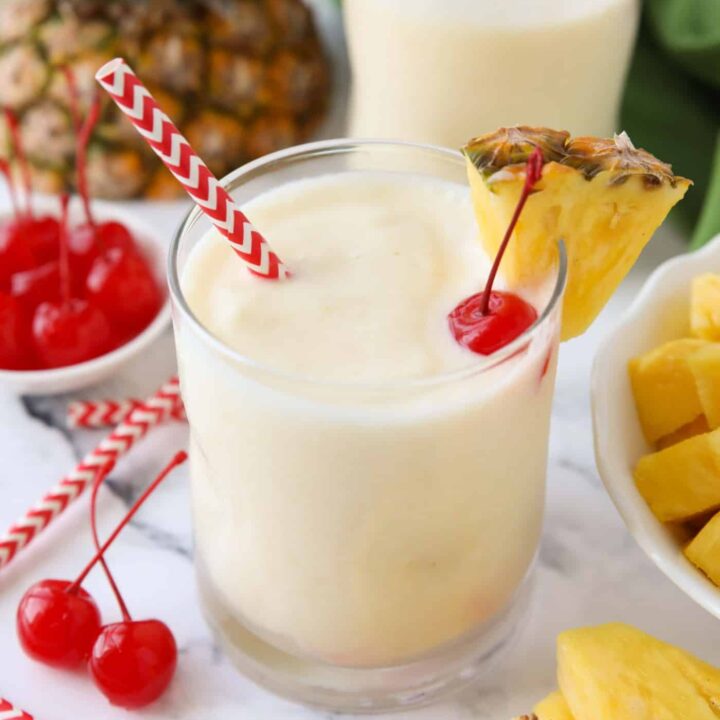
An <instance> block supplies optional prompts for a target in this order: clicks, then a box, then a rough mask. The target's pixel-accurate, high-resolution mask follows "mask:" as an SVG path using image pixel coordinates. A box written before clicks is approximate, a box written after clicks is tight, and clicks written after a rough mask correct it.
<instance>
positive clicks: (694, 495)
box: [634, 429, 720, 522]
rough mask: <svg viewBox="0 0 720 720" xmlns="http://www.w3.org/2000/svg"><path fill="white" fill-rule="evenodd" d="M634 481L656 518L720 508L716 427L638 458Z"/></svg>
mask: <svg viewBox="0 0 720 720" xmlns="http://www.w3.org/2000/svg"><path fill="white" fill-rule="evenodd" d="M634 475H635V483H636V485H637V488H638V490H639V491H640V494H641V495H642V496H643V497H644V498H645V501H646V502H647V504H648V505H649V506H650V509H651V510H652V511H653V513H654V514H655V516H656V517H657V518H658V520H661V521H662V522H673V521H678V520H687V519H689V518H692V517H694V516H695V515H699V514H700V513H704V512H708V511H711V510H716V509H720V429H718V430H713V431H712V432H709V433H705V434H704V435H697V436H696V437H693V438H690V439H689V440H685V441H684V442H681V443H678V444H677V445H673V446H672V447H669V448H666V449H665V450H660V451H659V452H655V453H651V454H650V455H645V456H644V457H642V458H640V460H639V462H638V464H637V465H636V466H635V473H634Z"/></svg>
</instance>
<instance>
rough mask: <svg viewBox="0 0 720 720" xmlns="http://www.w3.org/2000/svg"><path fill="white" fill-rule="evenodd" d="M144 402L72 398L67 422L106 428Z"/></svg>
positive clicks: (181, 413) (177, 416) (181, 412)
mask: <svg viewBox="0 0 720 720" xmlns="http://www.w3.org/2000/svg"><path fill="white" fill-rule="evenodd" d="M144 404H145V401H144V400H140V398H125V399H124V400H73V401H72V402H71V403H68V406H67V423H68V426H69V427H71V428H88V429H94V428H106V427H115V425H118V424H119V423H121V422H122V421H123V420H125V419H126V418H127V417H128V416H129V415H130V413H131V412H132V411H133V410H135V409H137V408H139V407H142V406H143V405H144ZM169 417H170V418H171V419H172V420H180V421H182V420H186V419H187V418H186V417H185V407H184V406H183V404H182V400H181V399H180V398H178V402H177V406H176V407H175V409H174V410H173V412H172V413H170V416H169ZM0 720H2V716H0Z"/></svg>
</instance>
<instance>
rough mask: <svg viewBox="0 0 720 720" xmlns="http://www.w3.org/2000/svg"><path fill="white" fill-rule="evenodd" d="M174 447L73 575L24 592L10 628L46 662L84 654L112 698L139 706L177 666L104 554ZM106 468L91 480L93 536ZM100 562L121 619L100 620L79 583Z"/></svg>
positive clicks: (73, 662)
mask: <svg viewBox="0 0 720 720" xmlns="http://www.w3.org/2000/svg"><path fill="white" fill-rule="evenodd" d="M186 459H187V453H185V452H179V453H177V454H176V455H175V457H174V458H173V459H172V460H171V461H170V463H168V465H167V466H166V467H165V468H164V470H163V471H162V472H161V473H160V474H159V475H158V476H157V477H156V478H155V480H153V482H152V483H151V484H150V485H149V486H148V487H147V489H146V490H145V491H144V492H143V493H142V495H141V496H140V497H139V498H138V499H137V500H136V501H135V503H134V504H133V506H132V507H131V508H130V510H129V511H128V513H127V515H126V516H125V517H124V518H123V519H122V521H121V522H120V524H119V525H118V526H117V527H116V528H115V530H114V531H113V532H112V534H111V535H110V537H109V538H108V539H107V540H106V541H105V543H103V545H102V546H101V547H99V548H98V550H97V552H96V553H95V556H94V557H93V559H92V560H91V561H90V562H89V563H88V564H87V566H86V567H85V569H84V570H83V571H82V572H81V573H80V575H79V576H78V578H77V579H76V580H75V581H74V582H69V581H66V580H43V581H41V582H39V583H36V584H35V585H33V586H32V587H31V588H30V589H29V590H28V591H27V592H26V593H25V595H24V596H23V598H22V600H21V601H20V605H19V606H18V610H17V632H18V636H19V638H20V643H21V645H22V647H23V649H24V650H25V651H26V652H27V653H28V655H30V656H31V657H33V658H34V659H36V660H39V661H40V662H44V663H46V664H48V665H54V666H60V667H76V666H77V665H78V664H80V663H81V662H82V661H83V660H87V659H88V658H89V663H88V667H89V669H90V673H91V676H92V678H93V680H94V682H95V684H96V686H97V687H98V688H99V689H100V691H101V692H102V693H103V694H104V695H105V696H106V697H107V698H108V699H109V700H110V702H111V703H113V704H115V705H119V706H121V707H125V708H138V707H142V706H144V705H147V704H148V703H151V702H153V701H154V700H156V699H157V698H159V697H160V695H162V693H163V692H164V691H165V689H166V688H167V686H168V685H169V683H170V681H171V680H172V677H173V675H174V673H175V668H176V666H177V646H176V643H175V639H174V637H173V635H172V632H171V631H170V629H169V628H168V627H167V626H166V625H165V624H164V623H163V622H161V621H160V620H141V621H137V620H133V619H132V618H131V617H130V614H129V612H128V609H127V606H126V604H125V602H124V600H123V598H122V595H121V594H120V591H119V590H118V588H117V585H116V583H115V580H114V578H113V577H112V574H111V573H110V570H109V568H108V567H107V564H106V563H105V560H104V555H105V553H106V552H107V550H108V548H109V547H110V545H112V543H113V542H114V541H115V539H116V538H117V536H118V535H119V534H120V533H121V532H122V530H123V528H124V527H125V526H126V525H127V524H128V523H129V522H130V520H131V519H132V518H133V516H134V515H135V513H136V512H137V511H138V510H139V509H140V507H141V506H142V505H143V504H144V503H145V501H146V500H147V498H148V497H149V496H150V495H151V494H152V493H153V492H154V491H155V489H156V488H157V487H158V485H160V483H161V482H162V481H163V480H164V479H165V478H166V477H167V476H168V475H169V474H170V472H171V471H172V470H173V469H174V468H175V467H177V466H178V465H181V464H182V463H184V462H185V460H186ZM109 470H110V466H109V465H108V466H105V467H104V468H103V470H102V473H99V474H98V476H97V477H96V479H95V482H94V484H93V497H92V501H91V512H92V515H91V523H92V527H93V538H94V540H95V542H96V544H97V545H99V542H98V538H97V527H96V516H95V505H96V495H97V489H98V487H99V485H100V483H101V482H102V480H103V479H104V477H105V476H106V475H107V473H108V472H109ZM98 562H101V563H102V564H103V566H104V568H105V571H106V574H107V575H108V579H109V580H110V583H111V585H112V588H113V592H114V593H115V596H116V598H117V600H118V604H119V606H120V609H121V612H122V614H123V620H122V621H121V622H119V623H113V624H111V625H106V626H104V627H101V624H100V613H99V611H98V609H97V605H96V604H95V602H94V600H93V599H92V597H91V596H90V595H89V594H88V593H87V592H86V591H85V590H84V589H83V588H82V587H81V585H82V582H83V581H84V580H85V578H86V577H87V575H88V573H89V572H90V571H91V570H92V568H93V567H94V566H95V565H96V564H97V563H98Z"/></svg>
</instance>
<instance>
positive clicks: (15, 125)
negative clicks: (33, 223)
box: [5, 108, 33, 217]
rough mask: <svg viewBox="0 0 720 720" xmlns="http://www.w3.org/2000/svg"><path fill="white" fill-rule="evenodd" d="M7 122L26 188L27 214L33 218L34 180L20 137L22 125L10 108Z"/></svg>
mask: <svg viewBox="0 0 720 720" xmlns="http://www.w3.org/2000/svg"><path fill="white" fill-rule="evenodd" d="M5 121H6V122H7V126H8V130H10V141H11V143H12V151H13V155H14V156H15V158H16V159H17V161H18V163H19V165H20V173H21V175H22V179H23V185H24V186H25V203H26V205H27V207H26V212H27V214H28V217H32V216H33V209H32V179H31V177H30V165H29V164H28V160H27V155H26V154H25V148H24V147H23V143H22V137H21V135H20V124H19V122H18V119H17V115H16V114H15V113H14V112H13V111H12V110H10V109H9V108H5Z"/></svg>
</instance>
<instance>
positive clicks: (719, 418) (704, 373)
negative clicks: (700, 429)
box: [688, 298, 720, 430]
mask: <svg viewBox="0 0 720 720" xmlns="http://www.w3.org/2000/svg"><path fill="white" fill-rule="evenodd" d="M718 302H719V303H720V298H719V299H718ZM718 309H719V310H720V305H719V306H718ZM688 365H689V367H690V371H691V372H692V375H693V377H694V379H695V386H696V387H697V393H698V397H699V399H700V405H701V406H702V410H703V413H704V415H705V417H706V418H707V421H708V424H709V426H710V427H711V428H712V429H713V430H714V429H715V428H718V427H720V343H712V344H711V345H707V346H706V347H704V348H702V349H700V350H698V351H697V352H696V353H693V354H692V355H691V356H690V357H689V358H688Z"/></svg>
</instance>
